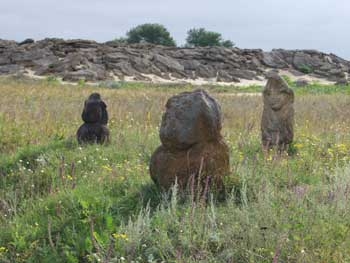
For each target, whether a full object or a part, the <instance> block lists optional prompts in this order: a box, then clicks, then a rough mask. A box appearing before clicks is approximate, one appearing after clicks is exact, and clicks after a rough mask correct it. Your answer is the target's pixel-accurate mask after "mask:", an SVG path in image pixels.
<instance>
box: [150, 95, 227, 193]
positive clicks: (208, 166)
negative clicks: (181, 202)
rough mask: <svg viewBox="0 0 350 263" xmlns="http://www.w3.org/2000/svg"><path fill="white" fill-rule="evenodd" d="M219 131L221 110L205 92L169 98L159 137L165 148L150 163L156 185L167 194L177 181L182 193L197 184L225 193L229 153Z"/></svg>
mask: <svg viewBox="0 0 350 263" xmlns="http://www.w3.org/2000/svg"><path fill="white" fill-rule="evenodd" d="M220 131H221V110H220V106H219V104H218V103H217V102H216V101H215V100H214V99H213V98H212V97H211V96H209V94H208V93H207V92H205V91H204V90H196V91H194V92H184V93H181V94H179V95H177V96H174V97H172V98H170V99H169V100H168V102H167V104H166V112H165V113H164V115H163V118H162V124H161V128H160V133H159V134H160V139H161V142H162V145H161V146H159V147H158V149H157V150H156V151H155V152H154V153H153V155H152V158H151V162H150V174H151V178H152V179H153V181H154V182H155V183H156V184H157V185H158V186H160V187H161V188H162V189H164V190H167V189H169V188H170V187H171V186H172V185H173V184H174V183H175V181H177V183H178V186H179V188H180V189H185V188H186V187H187V186H188V184H191V182H192V183H194V182H196V183H194V184H195V185H196V186H197V184H199V185H201V186H202V187H203V189H204V188H206V189H208V188H210V187H215V188H217V189H218V190H219V191H222V190H223V189H224V184H223V177H224V176H225V175H226V174H228V173H229V149H228V146H227V145H226V143H225V142H224V140H223V139H222V136H221V134H220ZM191 179H192V180H191ZM198 180H199V181H198Z"/></svg>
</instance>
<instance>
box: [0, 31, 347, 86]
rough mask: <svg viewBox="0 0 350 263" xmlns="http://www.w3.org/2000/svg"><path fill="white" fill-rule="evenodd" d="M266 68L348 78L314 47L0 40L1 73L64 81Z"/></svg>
mask: <svg viewBox="0 0 350 263" xmlns="http://www.w3.org/2000/svg"><path fill="white" fill-rule="evenodd" d="M270 69H279V70H287V71H290V72H292V73H296V74H297V73H298V72H299V73H307V74H309V75H312V76H315V77H320V78H324V79H327V80H330V81H334V82H336V81H338V80H339V79H342V80H343V79H347V78H348V74H349V73H350V72H349V69H350V62H349V61H347V60H344V59H342V58H339V57H338V56H336V55H334V54H325V53H322V52H318V51H315V50H283V49H275V50H272V51H271V52H265V51H262V50H260V49H239V48H224V47H198V48H176V47H164V46H156V45H150V44H138V45H125V44H124V45H123V44H117V43H114V42H107V43H97V42H94V41H89V40H62V39H54V38H51V39H44V40H41V41H33V40H32V39H28V40H25V41H23V42H21V43H16V42H14V41H7V40H0V75H1V74H2V75H5V74H16V73H21V72H22V73H23V72H29V71H30V72H32V73H34V74H35V75H38V76H47V75H53V76H56V77H60V78H62V79H63V80H66V81H79V80H82V79H83V80H86V81H94V82H96V81H102V80H109V79H113V78H114V77H118V78H119V79H124V78H126V77H130V78H131V79H134V80H142V81H149V80H151V78H150V77H149V75H154V76H157V77H158V78H160V79H164V80H169V79H181V80H183V79H188V80H190V79H191V80H192V79H208V80H210V81H221V82H239V81H240V79H246V80H261V79H262V78H264V75H265V72H266V71H268V70H270Z"/></svg>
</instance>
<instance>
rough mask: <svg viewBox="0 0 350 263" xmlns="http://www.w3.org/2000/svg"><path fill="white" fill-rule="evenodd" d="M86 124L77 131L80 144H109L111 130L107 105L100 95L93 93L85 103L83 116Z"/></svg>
mask: <svg viewBox="0 0 350 263" xmlns="http://www.w3.org/2000/svg"><path fill="white" fill-rule="evenodd" d="M81 118H82V119H83V121H84V124H83V125H81V126H80V127H79V129H78V131H77V139H78V143H79V144H83V143H99V144H103V143H107V142H108V141H109V130H108V128H107V123H108V113H107V105H106V103H105V102H104V101H103V100H101V96H100V94H99V93H92V94H91V95H90V96H89V98H88V99H87V100H85V103H84V110H83V112H82V114H81Z"/></svg>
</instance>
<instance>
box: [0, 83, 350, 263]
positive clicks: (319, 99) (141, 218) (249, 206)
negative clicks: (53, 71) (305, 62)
mask: <svg viewBox="0 0 350 263" xmlns="http://www.w3.org/2000/svg"><path fill="white" fill-rule="evenodd" d="M288 81H289V83H290V84H291V86H292V88H293V89H294V91H295V94H296V97H295V130H294V131H295V141H294V143H293V145H292V146H291V148H290V150H289V153H288V154H283V155H278V154H277V153H276V152H274V151H271V152H270V153H269V154H268V155H266V156H264V154H263V153H262V150H261V143H260V118H261V114H262V98H261V96H260V95H259V94H260V93H261V91H262V87H258V86H251V87H244V88H242V87H234V86H232V87H231V86H225V87H219V86H205V87H204V88H205V89H206V90H208V91H209V93H210V94H211V95H212V96H213V97H215V98H216V99H217V100H218V102H219V103H220V105H221V108H222V112H223V130H222V134H223V136H224V138H225V140H226V142H227V143H228V145H229V147H230V166H231V173H230V174H229V175H228V176H227V177H226V178H225V185H226V191H227V193H226V200H224V201H219V200H216V199H215V197H214V196H212V198H210V200H209V201H208V202H201V201H197V202H195V201H193V198H191V197H190V196H186V195H183V194H181V193H179V192H178V191H177V188H176V186H175V187H174V188H173V189H172V190H171V191H170V192H169V193H162V192H160V191H159V189H157V187H156V186H155V185H154V184H153V182H152V181H151V179H150V176H149V171H148V164H149V161H150V157H151V155H152V153H153V151H154V150H155V149H156V147H157V146H158V145H160V140H159V136H158V129H159V125H160V121H161V116H162V113H163V111H164V105H165V103H166V101H167V99H168V98H169V97H171V96H172V95H174V94H177V93H179V92H182V91H188V90H193V89H195V88H196V87H193V86H189V85H156V84H152V85H150V84H142V83H123V82H120V83H115V84H114V85H107V84H104V83H102V84H100V85H95V86H93V85H88V84H86V83H84V82H81V83H79V84H78V85H69V84H65V85H63V84H60V83H59V82H57V81H56V80H55V79H52V78H49V79H46V80H41V81H34V80H18V79H15V78H1V79H0V94H1V96H0V262H4V263H10V262H11V263H12V262H18V263H19V262H33V263H34V262H35V263H36V262H50V263H52V262H68V263H78V262H105V263H107V262H140V263H141V262H149V263H151V262H179V263H180V262H181V263H191V262H203V263H204V262H228V263H242V262H249V263H256V262H273V263H277V262H300V263H304V262H310V263H315V262H324V263H332V262H334V263H340V262H350V120H349V116H350V96H349V94H350V87H349V86H324V85H320V84H317V83H315V84H312V85H309V86H307V87H303V88H297V87H295V86H294V85H293V83H292V82H291V81H290V80H288ZM94 91H97V92H99V93H100V94H101V96H102V98H103V99H104V101H105V102H106V104H107V105H108V108H107V109H108V112H109V116H110V121H109V128H110V132H111V142H110V144H108V145H102V146H101V145H89V146H83V147H81V146H79V145H78V144H77V142H76V138H75V133H76V131H77V129H78V127H79V126H80V125H81V124H82V120H81V112H82V109H83V103H84V100H85V99H86V98H87V97H88V95H89V94H90V93H92V92H94Z"/></svg>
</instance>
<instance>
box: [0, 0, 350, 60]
mask: <svg viewBox="0 0 350 263" xmlns="http://www.w3.org/2000/svg"><path fill="white" fill-rule="evenodd" d="M142 23H161V24H163V25H165V26H166V27H167V28H168V30H169V31H170V33H171V34H172V36H173V37H174V38H175V40H176V42H177V44H179V45H182V44H184V42H185V38H186V32H187V31H188V29H190V28H194V27H204V28H206V29H208V30H212V31H217V32H220V33H222V35H223V38H224V39H231V40H232V41H233V42H235V43H236V45H237V46H238V47H240V48H262V49H264V50H270V49H272V48H286V49H318V50H321V51H325V52H332V53H335V54H337V55H339V56H342V57H344V58H346V59H349V60H350V34H349V31H350V30H349V29H350V0H303V1H301V0H124V1H122V0H0V38H2V39H13V40H17V41H20V40H23V39H25V38H34V39H36V40H38V39H43V38H46V37H60V38H66V39H72V38H83V39H94V40H97V41H99V42H104V41H107V40H111V39H114V38H116V37H121V36H124V35H125V33H126V32H127V31H128V30H129V29H130V28H132V27H134V26H136V25H138V24H142Z"/></svg>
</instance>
